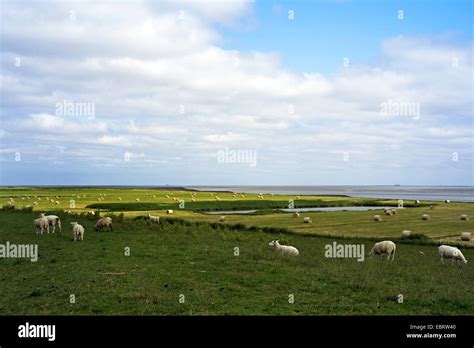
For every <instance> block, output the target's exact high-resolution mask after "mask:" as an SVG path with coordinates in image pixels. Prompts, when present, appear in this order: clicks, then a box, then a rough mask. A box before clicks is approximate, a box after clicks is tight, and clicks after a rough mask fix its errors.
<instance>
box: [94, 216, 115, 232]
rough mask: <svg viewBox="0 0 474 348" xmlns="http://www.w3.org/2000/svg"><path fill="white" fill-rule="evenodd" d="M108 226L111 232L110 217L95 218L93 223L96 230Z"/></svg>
mask: <svg viewBox="0 0 474 348" xmlns="http://www.w3.org/2000/svg"><path fill="white" fill-rule="evenodd" d="M106 227H108V228H109V229H110V231H111V232H112V231H113V229H112V218H110V217H103V218H100V219H99V220H97V223H96V224H95V227H94V229H95V230H96V231H99V230H100V231H102V230H103V229H104V228H106Z"/></svg>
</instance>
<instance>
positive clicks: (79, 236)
mask: <svg viewBox="0 0 474 348" xmlns="http://www.w3.org/2000/svg"><path fill="white" fill-rule="evenodd" d="M71 225H72V235H73V236H74V241H76V240H80V241H81V242H82V241H84V227H83V226H82V225H79V224H78V223H77V222H71Z"/></svg>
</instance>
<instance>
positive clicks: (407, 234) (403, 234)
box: [402, 230, 411, 239]
mask: <svg viewBox="0 0 474 348" xmlns="http://www.w3.org/2000/svg"><path fill="white" fill-rule="evenodd" d="M410 235H411V231H409V230H403V231H402V238H403V239H406V238H408V237H410Z"/></svg>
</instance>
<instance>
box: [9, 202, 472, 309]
mask: <svg viewBox="0 0 474 348" xmlns="http://www.w3.org/2000/svg"><path fill="white" fill-rule="evenodd" d="M200 215H202V214H200ZM282 215H286V214H282ZM36 217H37V212H33V213H31V212H18V211H16V212H0V221H1V222H2V223H1V224H0V244H4V243H6V242H7V241H9V242H10V243H17V244H22V243H24V244H30V243H37V244H38V246H39V260H38V261H37V262H31V261H30V260H26V259H0V262H1V263H2V265H1V269H2V272H1V275H0V293H1V294H2V296H1V297H0V315H24V314H39V315H48V314H65V315H72V314H74V315H85V314H98V315H99V314H100V315H114V314H117V315H125V314H137V315H142V314H143V315H389V314H407V315H415V314H416V315H418V314H421V315H425V314H428V315H435V314H448V315H449V314H453V315H454V314H461V315H472V313H474V294H473V293H472V284H474V269H473V267H472V263H471V262H474V249H463V252H464V255H465V256H466V258H467V259H468V260H473V261H471V262H470V263H468V264H467V265H466V266H464V267H462V268H459V267H457V266H453V265H451V264H450V263H446V264H441V263H440V262H439V261H438V260H437V252H436V246H433V245H418V244H398V250H397V254H396V257H395V261H393V262H387V261H385V259H384V258H371V257H367V256H366V258H365V260H364V261H363V262H357V261H356V259H338V258H326V257H325V256H324V253H325V246H326V245H328V244H332V243H333V242H334V241H336V242H337V243H348V244H352V243H358V244H364V246H365V253H366V254H367V253H368V251H369V250H370V247H371V245H372V244H373V241H372V240H368V239H360V238H353V237H350V236H349V237H346V238H344V239H334V238H324V237H314V236H309V235H304V234H298V233H280V232H285V231H286V230H284V229H282V230H280V231H279V230H278V229H266V232H265V231H264V230H263V229H262V228H257V227H254V228H252V229H249V228H244V226H242V225H236V224H234V226H232V225H223V224H221V225H219V224H217V223H213V224H211V223H209V222H207V221H194V222H192V221H191V220H189V221H181V220H179V219H169V218H168V219H162V221H161V223H160V224H157V225H152V224H151V223H150V222H149V221H145V220H144V219H136V220H134V219H133V218H125V219H123V220H122V221H119V220H120V219H118V218H116V219H114V220H115V224H114V232H94V231H93V225H94V222H95V218H94V219H92V218H90V219H89V218H86V217H84V216H82V217H78V216H69V215H64V216H63V217H62V220H63V229H64V231H63V233H61V234H60V233H56V234H49V235H40V236H35V234H34V228H33V225H32V220H33V219H34V218H36ZM213 218H214V219H215V218H216V217H213ZM76 220H78V221H80V223H81V224H83V225H84V227H85V229H86V234H85V240H84V242H82V243H80V242H76V243H74V242H72V233H71V228H70V225H69V222H70V221H76ZM277 238H279V239H280V240H281V241H282V242H284V243H289V244H291V245H294V246H296V247H297V248H298V249H299V250H300V256H299V257H298V258H281V257H278V256H277V255H276V254H275V253H274V251H272V250H271V249H269V248H268V242H269V241H270V240H272V239H277ZM126 248H129V250H130V256H125V251H126V250H128V249H126ZM235 248H238V251H239V253H238V256H235V253H236V250H237V249H235ZM71 294H74V295H75V299H76V303H74V304H71V303H70V302H69V300H70V295H71ZM180 295H184V303H180V301H179V300H180V298H181V299H183V297H180ZM290 295H293V296H294V303H289V298H290V297H289V296H290ZM399 295H403V303H399V301H398V300H399Z"/></svg>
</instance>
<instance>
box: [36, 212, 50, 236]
mask: <svg viewBox="0 0 474 348" xmlns="http://www.w3.org/2000/svg"><path fill="white" fill-rule="evenodd" d="M33 223H34V225H35V228H36V234H40V233H41V234H43V232H44V231H46V232H47V233H49V222H48V219H47V218H46V217H45V216H44V214H40V217H39V218H37V219H35V220H33Z"/></svg>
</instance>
